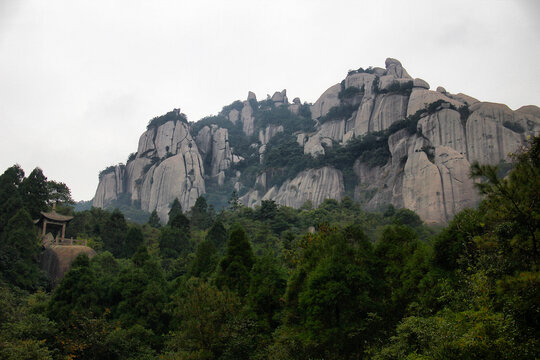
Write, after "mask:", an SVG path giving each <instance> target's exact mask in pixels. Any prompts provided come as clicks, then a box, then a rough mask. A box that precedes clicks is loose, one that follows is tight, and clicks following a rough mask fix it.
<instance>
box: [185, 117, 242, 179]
mask: <svg viewBox="0 0 540 360" xmlns="http://www.w3.org/2000/svg"><path fill="white" fill-rule="evenodd" d="M195 141H196V143H197V145H198V147H199V151H200V153H201V156H202V157H203V158H204V159H207V160H206V161H207V162H209V163H210V169H209V170H210V171H209V172H210V174H209V175H210V176H212V177H216V178H217V179H218V183H221V184H220V185H222V180H223V177H224V175H225V174H224V171H225V170H227V169H228V168H230V167H231V165H232V164H233V163H234V162H235V159H234V158H233V154H232V150H231V147H230V144H229V132H228V130H227V129H223V128H220V127H218V126H217V125H212V126H205V127H203V128H202V129H201V131H199V134H197V138H196V140H195ZM208 159H209V160H208ZM220 180H221V181H220Z"/></svg>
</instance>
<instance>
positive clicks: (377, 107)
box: [368, 94, 408, 132]
mask: <svg viewBox="0 0 540 360" xmlns="http://www.w3.org/2000/svg"><path fill="white" fill-rule="evenodd" d="M407 101H408V97H407V96H405V95H399V94H383V95H380V96H377V99H376V100H375V104H374V106H373V113H372V114H371V119H370V121H369V126H368V129H369V131H370V132H375V131H381V130H386V129H388V128H389V127H390V125H392V124H393V123H394V122H396V121H397V120H401V119H404V118H405V114H406V112H407Z"/></svg>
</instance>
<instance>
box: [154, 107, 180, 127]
mask: <svg viewBox="0 0 540 360" xmlns="http://www.w3.org/2000/svg"><path fill="white" fill-rule="evenodd" d="M169 121H174V123H175V124H176V122H178V121H181V122H184V123H186V124H187V122H188V121H187V117H186V115H185V114H183V113H181V112H180V109H174V110H173V111H169V112H168V113H166V114H165V115H161V116H156V117H155V118H153V119H151V120H150V121H149V122H148V125H147V126H146V128H147V129H148V130H150V129H152V128H158V127H160V126H161V125H163V124H165V123H168V122H169Z"/></svg>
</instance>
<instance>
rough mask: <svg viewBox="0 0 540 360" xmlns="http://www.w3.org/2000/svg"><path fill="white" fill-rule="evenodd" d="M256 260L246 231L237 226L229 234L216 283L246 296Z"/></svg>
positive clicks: (221, 287) (220, 286)
mask: <svg viewBox="0 0 540 360" xmlns="http://www.w3.org/2000/svg"><path fill="white" fill-rule="evenodd" d="M254 261H255V260H254V256H253V250H252V249H251V245H250V243H249V239H248V236H247V234H246V231H245V230H244V229H243V228H242V227H241V226H236V227H235V228H234V229H233V230H232V231H231V233H230V235H229V241H228V243H227V250H226V252H225V256H224V257H223V258H222V259H221V261H220V263H219V267H218V274H217V278H216V285H217V286H218V287H219V288H220V289H223V288H228V289H230V290H234V291H236V292H238V294H239V295H240V296H244V295H245V294H246V293H247V290H248V288H249V281H250V278H249V272H250V271H251V267H252V266H253V263H254Z"/></svg>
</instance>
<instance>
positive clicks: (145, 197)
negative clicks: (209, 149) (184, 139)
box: [140, 149, 205, 220]
mask: <svg viewBox="0 0 540 360" xmlns="http://www.w3.org/2000/svg"><path fill="white" fill-rule="evenodd" d="M203 175H204V168H203V164H202V159H201V156H200V155H199V153H198V151H197V150H196V149H190V150H187V151H186V152H184V153H180V154H177V155H174V156H172V157H170V158H167V159H165V160H164V161H162V162H161V163H159V164H157V165H153V166H152V167H151V168H150V169H149V171H148V172H147V173H146V175H145V177H144V182H143V184H142V189H141V195H140V198H141V209H143V210H146V211H149V212H151V211H153V210H156V211H157V213H158V215H159V217H160V218H161V219H162V220H166V219H167V214H168V212H169V209H170V204H171V203H172V202H173V201H174V199H175V198H178V200H179V201H180V204H181V205H182V209H190V208H191V207H192V206H193V205H194V204H195V201H196V200H197V198H198V197H199V196H200V195H202V194H204V193H205V183H204V179H203Z"/></svg>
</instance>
